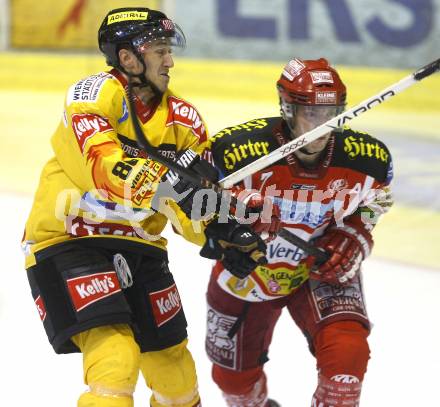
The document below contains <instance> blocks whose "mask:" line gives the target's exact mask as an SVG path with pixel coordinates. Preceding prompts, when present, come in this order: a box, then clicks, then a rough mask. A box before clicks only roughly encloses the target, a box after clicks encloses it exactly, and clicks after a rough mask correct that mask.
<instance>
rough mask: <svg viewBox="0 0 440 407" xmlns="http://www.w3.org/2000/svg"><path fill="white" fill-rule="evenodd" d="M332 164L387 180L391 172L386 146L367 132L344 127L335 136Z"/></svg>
mask: <svg viewBox="0 0 440 407" xmlns="http://www.w3.org/2000/svg"><path fill="white" fill-rule="evenodd" d="M332 164H333V165H335V166H338V167H345V168H350V169H353V170H355V171H359V172H361V173H363V174H366V175H369V176H371V177H373V178H375V179H376V180H377V181H379V182H387V181H388V180H389V178H390V172H392V158H391V154H390V151H389V150H388V147H387V146H386V145H385V144H384V143H383V142H382V141H380V140H378V139H376V138H374V137H373V136H371V135H370V134H368V133H363V132H360V131H355V130H353V129H351V128H349V127H344V128H343V129H342V131H341V132H340V133H339V132H338V133H337V134H336V137H335V153H334V155H333V163H332Z"/></svg>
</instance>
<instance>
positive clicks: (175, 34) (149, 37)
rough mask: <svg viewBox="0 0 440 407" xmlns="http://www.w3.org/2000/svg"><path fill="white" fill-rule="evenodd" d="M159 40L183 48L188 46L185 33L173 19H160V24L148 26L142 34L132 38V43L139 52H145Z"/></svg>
mask: <svg viewBox="0 0 440 407" xmlns="http://www.w3.org/2000/svg"><path fill="white" fill-rule="evenodd" d="M158 40H165V41H166V42H167V44H168V45H169V46H171V47H176V48H180V49H181V50H183V49H185V47H186V38H185V34H183V31H182V29H181V28H180V27H179V26H178V25H177V24H175V23H173V22H172V21H171V20H159V23H158V24H154V25H149V26H147V27H146V29H145V31H144V32H143V33H142V34H140V35H138V36H137V37H135V38H134V39H133V40H132V44H133V46H134V47H135V48H136V49H137V50H138V51H139V52H143V51H145V50H146V49H147V48H148V47H150V46H151V44H152V43H153V42H155V41H158Z"/></svg>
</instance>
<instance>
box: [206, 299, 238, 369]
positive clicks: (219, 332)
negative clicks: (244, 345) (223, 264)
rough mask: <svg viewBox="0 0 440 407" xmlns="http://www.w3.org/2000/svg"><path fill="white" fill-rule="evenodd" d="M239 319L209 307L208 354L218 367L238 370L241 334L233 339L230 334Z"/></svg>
mask: <svg viewBox="0 0 440 407" xmlns="http://www.w3.org/2000/svg"><path fill="white" fill-rule="evenodd" d="M236 320H237V317H232V316H230V315H225V314H222V313H221V312H218V311H216V310H215V309H214V308H212V307H210V306H209V305H208V317H207V333H206V341H205V347H206V353H207V354H208V357H209V359H211V361H212V362H214V363H215V364H217V365H220V366H223V367H226V368H229V369H236V368H237V367H238V366H237V360H238V357H237V354H238V350H237V341H238V337H240V335H241V332H240V331H238V332H237V334H236V335H234V336H233V337H232V338H230V337H229V336H228V333H229V331H230V329H231V328H232V326H233V325H234V323H235V321H236Z"/></svg>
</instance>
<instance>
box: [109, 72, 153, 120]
mask: <svg viewBox="0 0 440 407" xmlns="http://www.w3.org/2000/svg"><path fill="white" fill-rule="evenodd" d="M110 74H111V75H113V76H114V77H115V78H116V79H117V80H118V81H119V82H120V83H121V85H122V86H123V87H124V90H125V93H126V95H127V97H128V82H127V79H126V78H125V76H124V75H123V74H122V73H121V72H120V71H119V70H117V69H116V68H113V69H112V70H111V71H110ZM133 100H134V104H135V106H136V113H137V116H138V118H139V119H140V120H141V122H142V123H143V124H145V123H146V122H147V121H148V120H150V119H151V117H152V116H153V115H154V113H155V112H156V109H157V107H158V106H159V104H160V102H159V101H154V102H152V103H149V104H147V105H146V104H145V103H144V102H142V100H141V99H139V98H138V97H137V96H136V95H133Z"/></svg>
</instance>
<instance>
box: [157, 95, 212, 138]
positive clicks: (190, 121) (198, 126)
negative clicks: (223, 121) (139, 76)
mask: <svg viewBox="0 0 440 407" xmlns="http://www.w3.org/2000/svg"><path fill="white" fill-rule="evenodd" d="M168 109H169V113H168V117H167V121H166V126H171V125H172V124H180V125H182V126H185V127H189V128H190V129H191V131H192V133H193V134H194V135H195V136H196V137H197V138H198V139H199V140H200V143H202V142H204V141H206V139H207V134H206V129H205V125H204V124H203V121H202V118H201V117H200V115H199V112H198V111H197V109H196V108H195V107H194V106H192V105H191V104H189V103H188V102H186V101H185V100H182V99H179V98H176V97H174V96H170V97H169V98H168Z"/></svg>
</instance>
